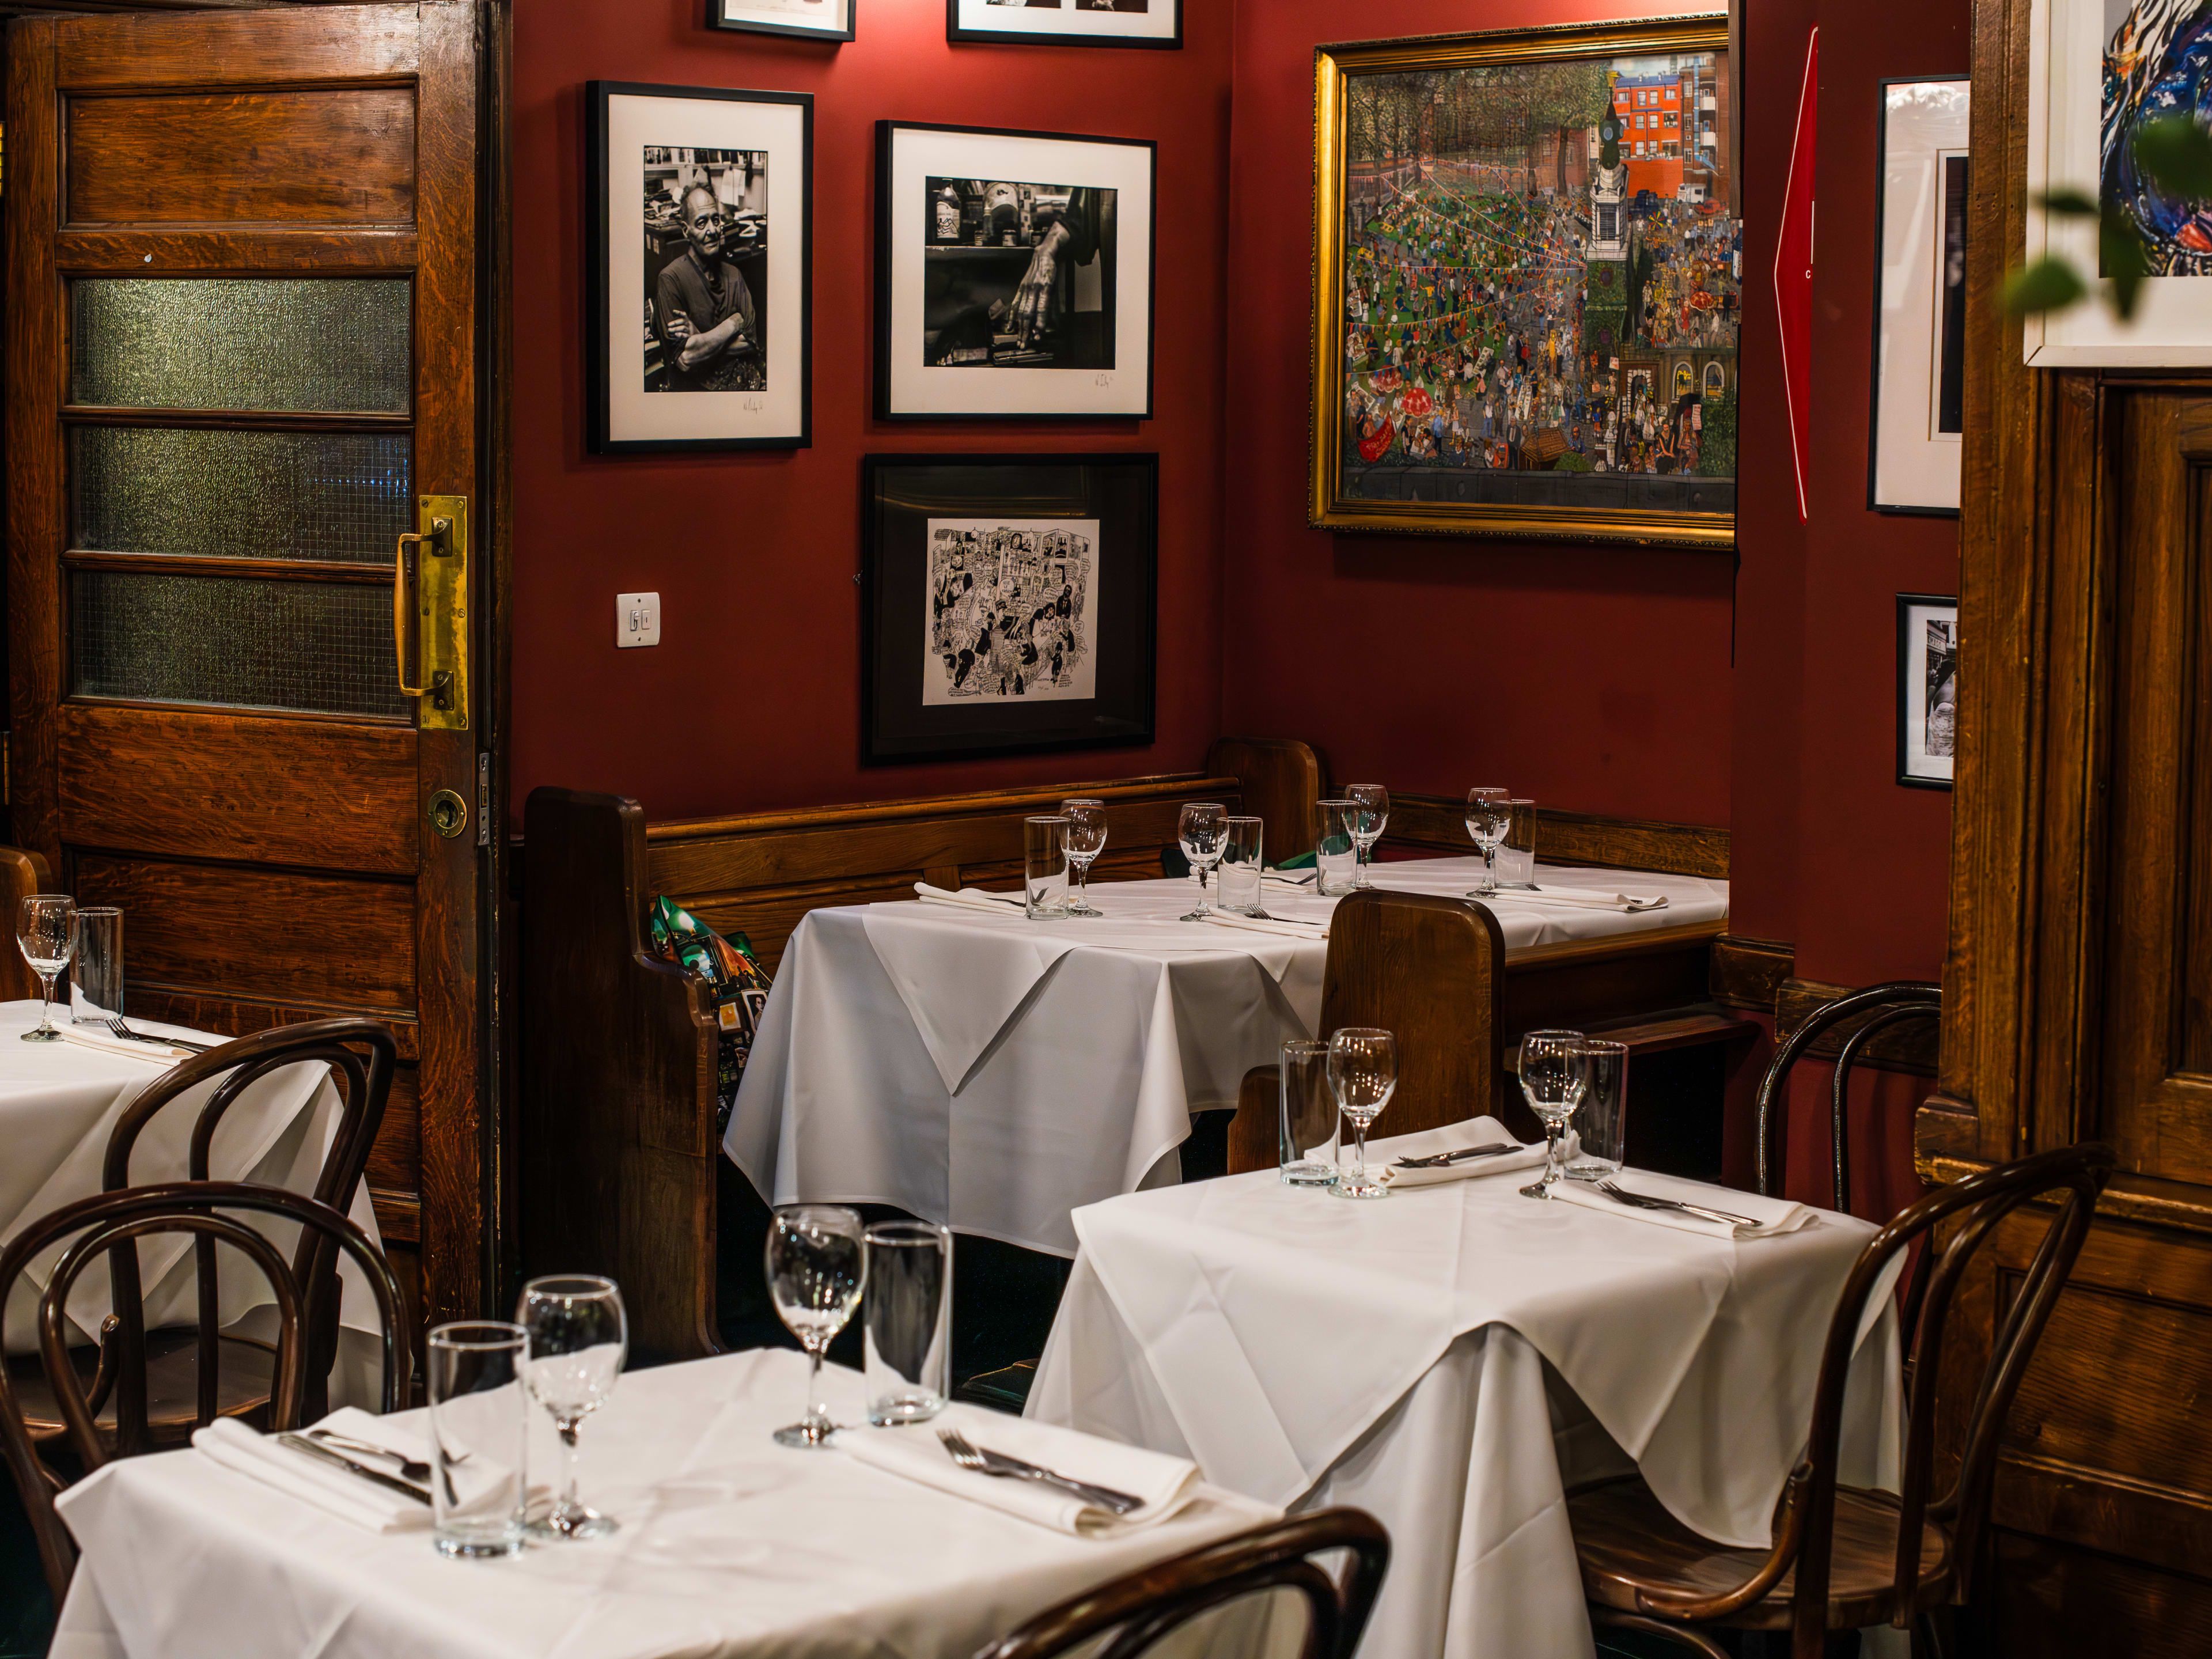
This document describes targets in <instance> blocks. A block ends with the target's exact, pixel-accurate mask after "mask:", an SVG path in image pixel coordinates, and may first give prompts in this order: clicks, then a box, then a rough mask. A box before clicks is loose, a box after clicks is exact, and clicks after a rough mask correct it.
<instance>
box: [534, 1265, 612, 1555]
mask: <svg viewBox="0 0 2212 1659" xmlns="http://www.w3.org/2000/svg"><path fill="white" fill-rule="evenodd" d="M514 1322H515V1323H516V1324H518V1325H520V1326H521V1327H522V1328H523V1329H524V1330H525V1331H526V1332H527V1333H528V1334H529V1336H530V1360H529V1372H528V1375H529V1379H530V1395H531V1398H532V1399H533V1400H535V1401H537V1402H538V1404H539V1405H541V1406H543V1407H545V1410H546V1413H547V1414H548V1415H550V1417H551V1418H552V1419H553V1426H554V1428H555V1429H556V1431H558V1432H559V1434H560V1436H561V1495H560V1497H558V1498H556V1499H555V1500H554V1502H553V1508H552V1510H551V1511H550V1513H549V1514H548V1515H547V1516H546V1517H545V1518H544V1520H543V1521H535V1522H532V1523H531V1525H530V1529H529V1530H530V1535H531V1536H532V1538H571V1539H582V1538H604V1537H605V1536H606V1535H607V1534H609V1533H611V1532H615V1531H618V1530H619V1529H620V1528H621V1526H622V1522H619V1521H617V1520H616V1519H615V1518H614V1517H613V1516H609V1515H601V1514H600V1513H599V1511H598V1510H592V1509H586V1507H585V1506H584V1504H582V1503H581V1502H580V1501H579V1500H578V1498H577V1497H576V1431H577V1430H578V1429H580V1428H581V1427H582V1426H583V1423H584V1419H586V1418H587V1417H589V1416H590V1415H591V1414H592V1413H593V1412H595V1411H597V1410H599V1407H602V1406H604V1405H605V1404H606V1403H607V1400H608V1397H609V1396H610V1395H612V1394H613V1393H614V1391H615V1379H616V1378H617V1377H618V1376H621V1375H622V1368H623V1360H624V1359H625V1358H628V1357H629V1320H628V1319H627V1317H626V1316H624V1314H623V1299H622V1292H621V1291H618V1290H617V1289H616V1288H615V1282H614V1280H612V1279H602V1278H600V1277H599V1275H598V1274H596V1273H556V1274H552V1275H549V1276H548V1277H546V1278H544V1279H532V1280H531V1281H530V1282H529V1283H528V1284H526V1285H524V1286H523V1287H522V1297H521V1299H520V1302H518V1303H517V1304H516V1305H515V1310H514Z"/></svg>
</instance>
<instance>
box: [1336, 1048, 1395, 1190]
mask: <svg viewBox="0 0 2212 1659" xmlns="http://www.w3.org/2000/svg"><path fill="white" fill-rule="evenodd" d="M1328 1086H1329V1090H1330V1091H1331V1092H1332V1093H1334V1095H1335V1096H1336V1109H1337V1110H1338V1111H1340V1112H1341V1113H1343V1114H1344V1115H1345V1118H1346V1121H1349V1122H1350V1123H1351V1125H1352V1167H1351V1168H1350V1169H1349V1170H1345V1171H1344V1172H1343V1173H1342V1174H1341V1175H1340V1176H1338V1177H1337V1180H1336V1187H1335V1192H1336V1195H1337V1196H1338V1197H1339V1198H1388V1197H1389V1196H1390V1189H1389V1188H1388V1187H1386V1186H1384V1185H1383V1183H1382V1182H1379V1181H1376V1180H1375V1179H1373V1178H1372V1177H1370V1176H1369V1175H1368V1173H1367V1126H1368V1125H1369V1124H1370V1123H1372V1122H1374V1121H1375V1120H1376V1118H1377V1117H1379V1116H1380V1115H1382V1112H1383V1107H1384V1106H1386V1105H1388V1104H1389V1101H1390V1092H1391V1091H1392V1090H1394V1089H1395V1088H1396V1087H1397V1086H1398V1039H1397V1038H1396V1037H1395V1036H1391V1035H1390V1033H1389V1032H1388V1031H1383V1030H1376V1028H1375V1027H1373V1026H1371V1025H1346V1026H1345V1027H1343V1028H1342V1029H1341V1030H1339V1031H1338V1032H1337V1033H1336V1034H1335V1035H1334V1036H1332V1037H1330V1038H1329V1040H1328Z"/></svg>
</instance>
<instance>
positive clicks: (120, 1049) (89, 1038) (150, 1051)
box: [54, 1021, 192, 1066]
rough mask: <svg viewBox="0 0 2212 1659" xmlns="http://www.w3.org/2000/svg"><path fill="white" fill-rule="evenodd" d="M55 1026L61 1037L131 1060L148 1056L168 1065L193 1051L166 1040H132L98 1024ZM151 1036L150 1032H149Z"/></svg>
mask: <svg viewBox="0 0 2212 1659" xmlns="http://www.w3.org/2000/svg"><path fill="white" fill-rule="evenodd" d="M54 1030H57V1031H58V1032H60V1033H61V1037H62V1041H63V1042H75V1043H77V1044H80V1045H82V1047H84V1048H97V1049H99V1050H100V1053H102V1054H122V1055H124V1056H125V1057H126V1058H128V1059H131V1060H151V1061H153V1062H154V1064H155V1065H156V1066H167V1065H170V1064H171V1063H173V1061H176V1060H190V1059H191V1054H192V1051H191V1049H189V1048H178V1047H177V1046H176V1045H175V1044H173V1043H169V1042H133V1041H131V1039H130V1038H129V1037H119V1036H116V1035H115V1034H114V1033H113V1032H112V1031H103V1030H100V1027H98V1026H97V1025H76V1024H70V1023H68V1022H67V1021H64V1022H63V1023H61V1024H57V1025H56V1026H55V1027H54ZM148 1035H149V1036H151V1035H152V1033H150V1032H149V1033H148Z"/></svg>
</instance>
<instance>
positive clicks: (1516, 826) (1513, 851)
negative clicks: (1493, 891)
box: [1498, 795, 1536, 893]
mask: <svg viewBox="0 0 2212 1659" xmlns="http://www.w3.org/2000/svg"><path fill="white" fill-rule="evenodd" d="M1505 811H1506V814H1507V817H1508V818H1509V819H1510V822H1509V823H1508V824H1507V826H1506V830H1505V839H1504V840H1503V841H1501V842H1498V887H1499V888H1500V890H1504V891H1509V892H1512V891H1517V892H1523V893H1527V892H1533V891H1534V890H1535V887H1536V803H1535V802H1534V801H1533V800H1528V799H1523V798H1522V797H1521V796H1519V795H1516V796H1515V797H1514V798H1513V799H1510V800H1509V801H1507V802H1506V803H1505Z"/></svg>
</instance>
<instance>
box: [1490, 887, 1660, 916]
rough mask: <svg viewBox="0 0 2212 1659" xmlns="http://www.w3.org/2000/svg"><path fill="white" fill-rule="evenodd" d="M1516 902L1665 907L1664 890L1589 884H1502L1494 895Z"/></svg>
mask: <svg viewBox="0 0 2212 1659" xmlns="http://www.w3.org/2000/svg"><path fill="white" fill-rule="evenodd" d="M1492 896H1493V897H1497V898H1504V899H1510V900H1511V901H1513V902H1515V903H1517V904H1571V905H1572V906H1574V907H1575V908H1577V909H1578V910H1622V911H1626V912H1627V913H1628V914H1629V915H1635V914H1636V913H1637V912H1638V911H1639V910H1663V909H1665V908H1667V896H1666V895H1665V894H1664V893H1606V892H1600V891H1598V890H1596V889H1595V888H1588V887H1523V888H1508V887H1505V886H1503V885H1501V886H1500V887H1499V889H1498V891H1497V893H1495V894H1494V895H1492Z"/></svg>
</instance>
